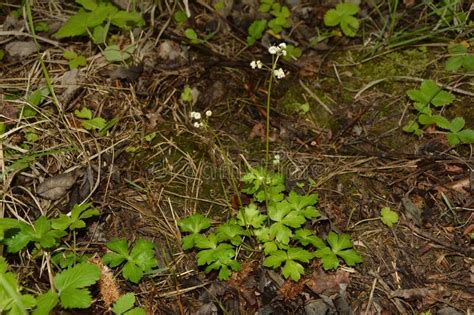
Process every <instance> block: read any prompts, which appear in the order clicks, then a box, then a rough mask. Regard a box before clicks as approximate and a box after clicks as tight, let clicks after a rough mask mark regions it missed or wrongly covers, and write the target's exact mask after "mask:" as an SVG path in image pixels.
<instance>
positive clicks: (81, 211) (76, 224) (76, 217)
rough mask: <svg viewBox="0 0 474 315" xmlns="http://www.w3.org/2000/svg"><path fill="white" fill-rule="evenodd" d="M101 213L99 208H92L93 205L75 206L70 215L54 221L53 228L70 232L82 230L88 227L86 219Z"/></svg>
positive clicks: (60, 216)
mask: <svg viewBox="0 0 474 315" xmlns="http://www.w3.org/2000/svg"><path fill="white" fill-rule="evenodd" d="M99 214H100V212H99V210H98V209H97V208H93V207H92V203H90V202H89V203H84V204H82V205H77V204H76V205H74V206H73V207H72V210H71V212H70V213H68V214H67V215H66V214H60V215H59V218H57V219H53V220H52V227H53V229H56V230H62V231H64V230H66V229H68V228H69V230H71V231H74V230H76V229H82V228H85V227H86V222H84V219H88V218H90V217H93V216H97V215H99Z"/></svg>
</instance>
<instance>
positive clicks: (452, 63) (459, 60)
mask: <svg viewBox="0 0 474 315" xmlns="http://www.w3.org/2000/svg"><path fill="white" fill-rule="evenodd" d="M463 64H464V57H463V56H451V57H449V58H448V60H447V61H446V64H445V65H444V68H445V69H446V70H447V71H457V70H459V69H460V68H461V67H462V66H463Z"/></svg>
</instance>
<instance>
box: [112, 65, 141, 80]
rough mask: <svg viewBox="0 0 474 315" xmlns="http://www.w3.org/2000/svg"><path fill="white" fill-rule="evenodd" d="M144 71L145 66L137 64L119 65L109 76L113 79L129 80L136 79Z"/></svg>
mask: <svg viewBox="0 0 474 315" xmlns="http://www.w3.org/2000/svg"><path fill="white" fill-rule="evenodd" d="M142 73H143V66H142V65H136V66H130V67H118V68H117V69H115V70H113V71H112V72H110V74H109V77H110V78H111V79H112V80H117V79H119V80H127V81H128V82H133V81H136V80H137V79H138V78H139V77H140V76H141V75H142Z"/></svg>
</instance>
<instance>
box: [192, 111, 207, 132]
mask: <svg viewBox="0 0 474 315" xmlns="http://www.w3.org/2000/svg"><path fill="white" fill-rule="evenodd" d="M205 114H206V117H211V116H212V111H210V110H208V111H206V113H205ZM189 117H190V118H191V119H193V120H195V121H194V122H193V126H194V127H196V128H201V127H202V126H204V123H203V122H201V121H199V120H201V118H202V115H201V113H200V112H190V113H189Z"/></svg>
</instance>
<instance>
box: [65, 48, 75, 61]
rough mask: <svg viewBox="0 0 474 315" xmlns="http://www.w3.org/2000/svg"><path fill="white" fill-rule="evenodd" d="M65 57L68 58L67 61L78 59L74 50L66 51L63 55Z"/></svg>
mask: <svg viewBox="0 0 474 315" xmlns="http://www.w3.org/2000/svg"><path fill="white" fill-rule="evenodd" d="M63 57H64V58H66V59H67V60H72V59H74V58H76V57H77V54H76V53H75V52H74V51H72V50H66V51H64V53H63Z"/></svg>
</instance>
